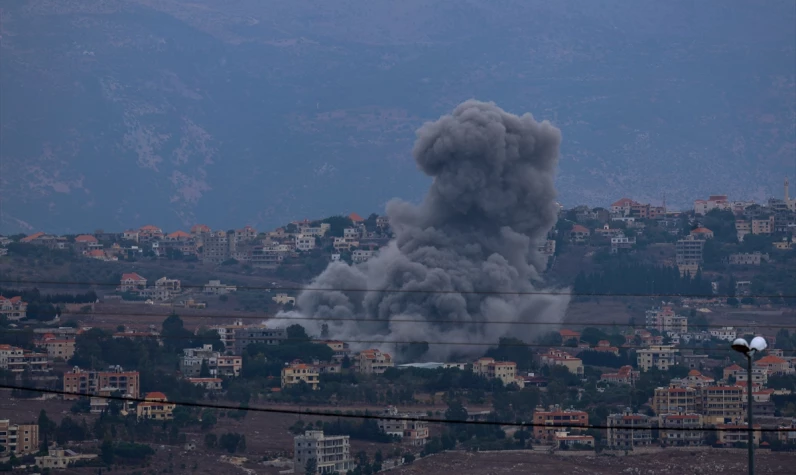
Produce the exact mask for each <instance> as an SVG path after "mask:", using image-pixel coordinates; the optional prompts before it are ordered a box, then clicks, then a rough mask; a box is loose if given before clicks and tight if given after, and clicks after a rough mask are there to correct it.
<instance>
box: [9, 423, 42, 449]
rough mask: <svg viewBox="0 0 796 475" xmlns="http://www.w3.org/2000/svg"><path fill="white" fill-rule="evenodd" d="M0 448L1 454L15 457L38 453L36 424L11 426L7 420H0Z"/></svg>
mask: <svg viewBox="0 0 796 475" xmlns="http://www.w3.org/2000/svg"><path fill="white" fill-rule="evenodd" d="M0 447H3V448H4V449H5V450H3V452H2V453H3V454H4V455H7V454H14V455H17V456H20V455H27V454H30V453H34V452H38V451H39V426H38V424H12V423H11V421H10V420H8V419H0Z"/></svg>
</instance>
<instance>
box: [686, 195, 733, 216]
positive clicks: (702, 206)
mask: <svg viewBox="0 0 796 475" xmlns="http://www.w3.org/2000/svg"><path fill="white" fill-rule="evenodd" d="M714 209H719V210H729V209H731V204H730V201H729V200H728V199H727V195H710V196H709V197H708V199H707V200H696V201H694V213H695V214H697V215H701V216H704V215H706V214H708V212H710V211H712V210H714Z"/></svg>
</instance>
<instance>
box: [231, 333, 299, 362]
mask: <svg viewBox="0 0 796 475" xmlns="http://www.w3.org/2000/svg"><path fill="white" fill-rule="evenodd" d="M286 339H287V330H286V329H284V328H265V327H263V326H261V327H248V328H236V329H235V344H234V346H233V348H234V349H235V354H236V355H241V354H243V351H244V350H245V349H246V347H247V346H249V345H252V344H263V345H278V344H279V343H280V342H281V341H283V340H286Z"/></svg>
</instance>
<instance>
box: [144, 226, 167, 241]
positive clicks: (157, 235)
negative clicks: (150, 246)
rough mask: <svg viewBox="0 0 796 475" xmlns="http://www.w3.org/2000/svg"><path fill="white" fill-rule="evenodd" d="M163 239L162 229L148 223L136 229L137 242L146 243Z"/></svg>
mask: <svg viewBox="0 0 796 475" xmlns="http://www.w3.org/2000/svg"><path fill="white" fill-rule="evenodd" d="M161 239H163V230H162V229H160V228H159V227H157V226H152V225H151V224H148V225H146V226H142V227H141V228H139V229H138V242H141V243H148V242H153V241H160V240H161Z"/></svg>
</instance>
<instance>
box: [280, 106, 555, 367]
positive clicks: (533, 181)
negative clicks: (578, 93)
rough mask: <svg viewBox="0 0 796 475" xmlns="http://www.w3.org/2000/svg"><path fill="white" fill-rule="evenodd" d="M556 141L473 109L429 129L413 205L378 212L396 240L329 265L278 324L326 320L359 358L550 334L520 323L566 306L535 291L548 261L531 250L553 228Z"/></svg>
mask: <svg viewBox="0 0 796 475" xmlns="http://www.w3.org/2000/svg"><path fill="white" fill-rule="evenodd" d="M560 142H561V134H560V132H559V130H558V129H557V128H556V127H554V126H553V125H551V124H550V123H549V122H547V121H544V122H536V121H535V120H534V119H533V117H532V116H531V115H530V114H525V115H523V116H516V115H514V114H510V113H508V112H505V111H504V110H502V109H500V108H499V107H497V106H496V105H494V104H493V103H484V102H479V101H474V100H470V101H467V102H464V103H462V104H461V105H459V106H458V107H456V109H455V110H454V111H453V113H452V114H451V115H445V116H443V117H441V118H440V119H439V120H437V121H436V122H429V123H426V124H425V125H423V126H422V127H421V128H420V129H419V130H418V131H417V141H416V143H415V146H414V150H413V155H414V158H415V160H416V161H417V165H418V167H419V168H420V170H422V171H423V172H424V173H426V174H427V175H429V176H431V177H433V182H432V184H431V187H430V189H429V190H428V194H427V195H426V196H425V198H424V199H423V201H422V203H421V204H420V205H414V204H411V203H407V202H404V201H401V200H398V199H394V200H392V201H390V202H389V203H388V204H387V210H386V213H387V216H388V218H389V222H390V226H391V227H392V229H393V231H394V233H395V239H394V240H393V241H391V242H390V243H389V245H388V246H386V247H385V248H382V249H381V250H380V251H379V253H378V255H377V256H375V257H374V258H372V259H370V260H369V261H367V262H365V263H363V264H359V265H348V264H345V263H341V262H334V263H331V264H330V265H329V266H328V267H327V268H326V270H325V271H324V272H323V273H321V274H320V275H319V276H318V277H317V278H315V279H314V281H313V282H312V283H311V284H310V285H309V288H311V289H312V290H305V291H303V292H302V293H301V294H300V295H299V297H298V302H297V304H298V305H297V306H298V310H297V311H295V312H286V313H282V314H281V315H279V316H278V318H279V320H280V321H277V322H275V323H277V324H283V325H284V324H289V323H295V321H294V322H290V321H289V319H290V317H291V316H297V315H301V316H302V317H304V318H308V317H309V318H312V319H318V320H301V321H298V323H300V324H302V325H304V326H305V327H308V330H309V331H310V333H311V334H315V335H318V334H320V329H321V325H322V324H323V323H326V324H327V325H328V329H329V335H330V337H332V338H339V339H342V340H354V343H352V346H353V347H355V348H360V349H361V348H365V347H367V348H370V347H374V348H381V349H382V350H385V351H398V352H401V351H406V347H405V346H404V345H402V344H398V343H404V342H416V341H424V342H429V343H430V345H429V348H428V352H427V353H426V354H425V355H423V356H422V358H421V359H425V360H444V359H446V358H450V357H452V356H457V357H458V356H471V355H477V354H483V352H484V351H485V350H486V347H484V346H483V345H481V344H483V343H496V342H497V341H498V339H499V338H500V337H503V336H511V337H516V338H520V339H523V340H525V341H529V340H530V339H531V338H532V337H533V336H534V335H536V334H538V333H539V332H540V331H546V330H550V329H551V326H547V327H545V326H544V325H528V324H522V322H560V320H561V319H562V317H563V315H564V311H565V309H566V305H567V303H568V300H569V299H568V297H566V296H561V295H556V296H553V295H544V294H541V295H540V294H538V292H539V291H540V290H543V288H542V287H541V286H542V285H543V283H542V281H541V278H540V271H541V270H542V269H543V268H544V266H545V264H546V258H545V256H543V255H541V254H540V253H539V252H538V251H537V246H538V243H540V242H542V241H543V240H544V239H545V235H546V234H547V232H548V231H549V230H550V228H551V227H552V226H553V225H554V224H555V221H556V213H557V207H556V203H555V197H556V191H555V187H554V178H555V172H556V167H557V163H558V150H559V144H560ZM315 289H325V290H315ZM340 289H358V290H362V289H366V291H358V292H347V291H344V290H340ZM324 319H328V320H324ZM406 320H411V321H410V322H407V321H406ZM356 341H363V342H362V343H356ZM371 342H378V343H371ZM438 342H455V343H467V344H466V345H461V344H459V345H445V344H436V343H438Z"/></svg>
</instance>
